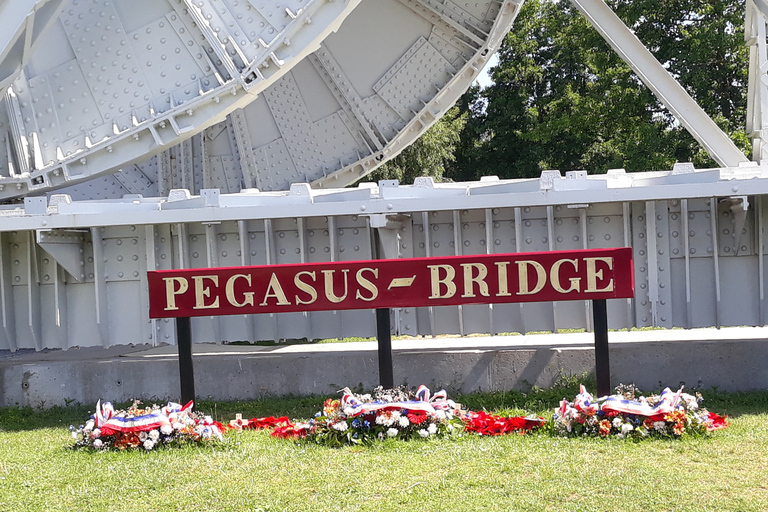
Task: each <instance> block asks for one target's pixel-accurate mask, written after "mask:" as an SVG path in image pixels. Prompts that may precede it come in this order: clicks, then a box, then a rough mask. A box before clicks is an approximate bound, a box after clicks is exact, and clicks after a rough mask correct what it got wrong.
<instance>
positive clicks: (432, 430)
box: [427, 423, 437, 434]
mask: <svg viewBox="0 0 768 512" xmlns="http://www.w3.org/2000/svg"><path fill="white" fill-rule="evenodd" d="M427 431H428V432H429V433H430V434H437V425H435V424H434V423H430V424H429V426H428V427H427Z"/></svg>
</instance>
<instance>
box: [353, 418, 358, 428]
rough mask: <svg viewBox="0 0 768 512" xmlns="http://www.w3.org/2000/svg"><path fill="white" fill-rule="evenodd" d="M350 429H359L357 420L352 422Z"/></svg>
mask: <svg viewBox="0 0 768 512" xmlns="http://www.w3.org/2000/svg"><path fill="white" fill-rule="evenodd" d="M352 427H353V428H360V420H358V419H355V420H352Z"/></svg>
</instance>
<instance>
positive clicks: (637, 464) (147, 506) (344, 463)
mask: <svg viewBox="0 0 768 512" xmlns="http://www.w3.org/2000/svg"><path fill="white" fill-rule="evenodd" d="M574 393H575V388H574V383H573V382H572V383H570V384H569V385H567V386H563V387H559V388H557V389H553V390H534V391H532V392H530V393H527V394H521V393H519V392H507V393H490V394H472V395H467V396H462V397H454V398H455V399H457V400H458V401H460V402H462V403H464V404H465V405H466V406H467V407H468V408H470V409H475V410H478V409H482V408H486V409H488V410H496V411H500V410H503V411H507V412H520V411H522V410H525V411H526V412H535V413H538V414H541V415H545V414H551V409H552V408H554V407H555V406H556V405H557V402H558V400H559V399H560V398H563V397H569V398H573V396H574ZM704 397H705V402H704V405H705V406H706V407H708V408H709V409H710V410H712V411H714V412H718V413H724V414H728V415H730V416H731V427H730V428H728V429H726V430H722V431H718V432H715V433H714V434H713V435H712V436H711V437H707V438H692V439H684V440H677V441H675V440H646V441H643V442H639V443H635V442H631V441H623V440H619V439H605V440H604V439H586V438H583V439H573V438H555V437H551V436H550V435H549V434H547V433H544V432H542V433H538V434H535V435H529V436H519V435H513V436H507V437H495V438H490V437H476V436H464V437H462V438H460V439H456V440H448V439H446V440H431V441H422V440H418V441H411V442H397V441H385V442H382V443H379V444H377V445H375V446H373V447H371V448H364V447H350V448H341V449H332V448H325V447H321V446H316V445H306V444H305V445H297V444H296V443H294V442H290V441H283V440H278V439H273V438H271V437H270V436H269V434H268V433H267V432H253V431H249V432H243V433H242V434H235V433H231V434H228V435H227V436H226V438H225V442H224V443H222V444H218V445H215V446H202V447H195V446H190V447H185V448H181V449H162V450H158V451H153V452H88V451H73V450H71V449H69V446H70V445H71V444H72V440H71V437H70V434H69V429H68V427H69V425H70V424H75V425H78V424H80V423H83V422H84V421H85V419H86V418H87V417H88V412H89V409H90V410H92V406H91V407H90V408H89V407H88V406H70V407H66V408H55V409H52V410H49V411H32V410H30V409H18V408H5V409H0V511H35V512H38V511H54V510H77V511H91V510H93V511H97V510H98V511H104V510H125V511H145V510H151V511H154V510H157V511H165V510H201V511H214V510H233V511H253V510H290V511H294V510H299V511H300V510H312V511H322V510H355V511H357V510H396V511H408V512H410V511H421V510H424V511H438V510H440V511H442V510H483V511H485V510H526V511H528V510H553V511H554V510H557V511H561V510H562V511H569V510H573V511H577V510H583V511H591V510H594V511H613V510H616V511H633V510H638V511H640V510H642V511H656V510H674V511H704V510H733V511H737V510H738V511H747V510H754V511H762V510H766V509H768V414H767V413H768V393H765V392H763V393H742V394H725V393H719V392H713V391H710V392H704ZM324 398H326V397H303V398H300V397H283V398H269V399H263V400H260V401H256V402H247V403H246V402H243V403H224V404H223V403H218V404H214V403H209V402H201V403H200V404H199V407H198V408H199V409H200V410H203V411H206V412H209V413H211V414H212V415H214V416H215V417H217V419H219V420H222V421H226V420H229V419H230V418H232V417H234V413H235V412H243V413H244V415H245V416H246V417H253V416H267V415H277V414H280V415H288V416H291V417H295V418H300V417H304V418H307V417H309V416H311V415H312V414H313V413H314V412H315V411H316V410H318V409H319V408H320V404H321V403H322V400H323V399H324Z"/></svg>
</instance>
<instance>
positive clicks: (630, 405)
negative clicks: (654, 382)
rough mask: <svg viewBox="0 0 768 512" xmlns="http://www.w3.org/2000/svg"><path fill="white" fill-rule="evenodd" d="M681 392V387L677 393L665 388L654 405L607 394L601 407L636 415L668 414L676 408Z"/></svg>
mask: <svg viewBox="0 0 768 512" xmlns="http://www.w3.org/2000/svg"><path fill="white" fill-rule="evenodd" d="M682 392H683V388H680V389H679V390H678V391H677V393H673V392H672V390H670V389H669V388H665V389H664V391H662V392H661V395H659V402H657V403H656V405H650V404H649V403H647V402H640V401H638V400H626V399H622V398H619V397H616V396H608V397H605V398H604V399H603V403H602V409H603V411H605V412H619V413H624V414H636V415H638V416H658V415H660V414H669V413H671V412H674V411H675V410H676V409H677V405H678V403H679V402H680V394H681V393H682Z"/></svg>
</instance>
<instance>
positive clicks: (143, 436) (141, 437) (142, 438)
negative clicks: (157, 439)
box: [139, 432, 149, 443]
mask: <svg viewBox="0 0 768 512" xmlns="http://www.w3.org/2000/svg"><path fill="white" fill-rule="evenodd" d="M148 438H149V436H147V433H146V432H139V441H141V442H142V443H143V442H144V441H146V440H147V439H148Z"/></svg>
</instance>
